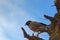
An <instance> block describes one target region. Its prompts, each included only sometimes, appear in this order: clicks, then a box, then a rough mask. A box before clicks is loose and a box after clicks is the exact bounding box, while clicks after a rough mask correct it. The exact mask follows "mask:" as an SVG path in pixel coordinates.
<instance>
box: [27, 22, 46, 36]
mask: <svg viewBox="0 0 60 40" xmlns="http://www.w3.org/2000/svg"><path fill="white" fill-rule="evenodd" d="M26 25H27V26H28V27H29V28H30V29H31V30H32V31H34V32H38V34H37V36H38V35H39V34H40V33H41V32H44V31H47V30H46V26H47V25H46V24H43V23H39V22H35V21H27V22H26ZM33 35H34V33H33Z"/></svg>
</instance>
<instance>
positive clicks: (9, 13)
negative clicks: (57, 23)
mask: <svg viewBox="0 0 60 40" xmlns="http://www.w3.org/2000/svg"><path fill="white" fill-rule="evenodd" d="M52 5H54V0H0V40H26V39H25V38H24V37H23V32H22V30H21V27H24V29H25V30H26V31H27V33H28V34H30V35H32V33H33V32H32V31H31V30H30V29H29V28H28V27H27V26H25V22H26V21H27V20H32V21H37V22H42V23H45V24H50V21H49V20H46V19H45V18H44V14H46V15H49V16H52V17H53V16H54V14H55V13H56V8H55V6H52ZM43 19H45V20H43ZM39 37H41V38H43V39H44V40H48V38H49V36H48V34H47V33H42V34H40V35H39Z"/></svg>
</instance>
